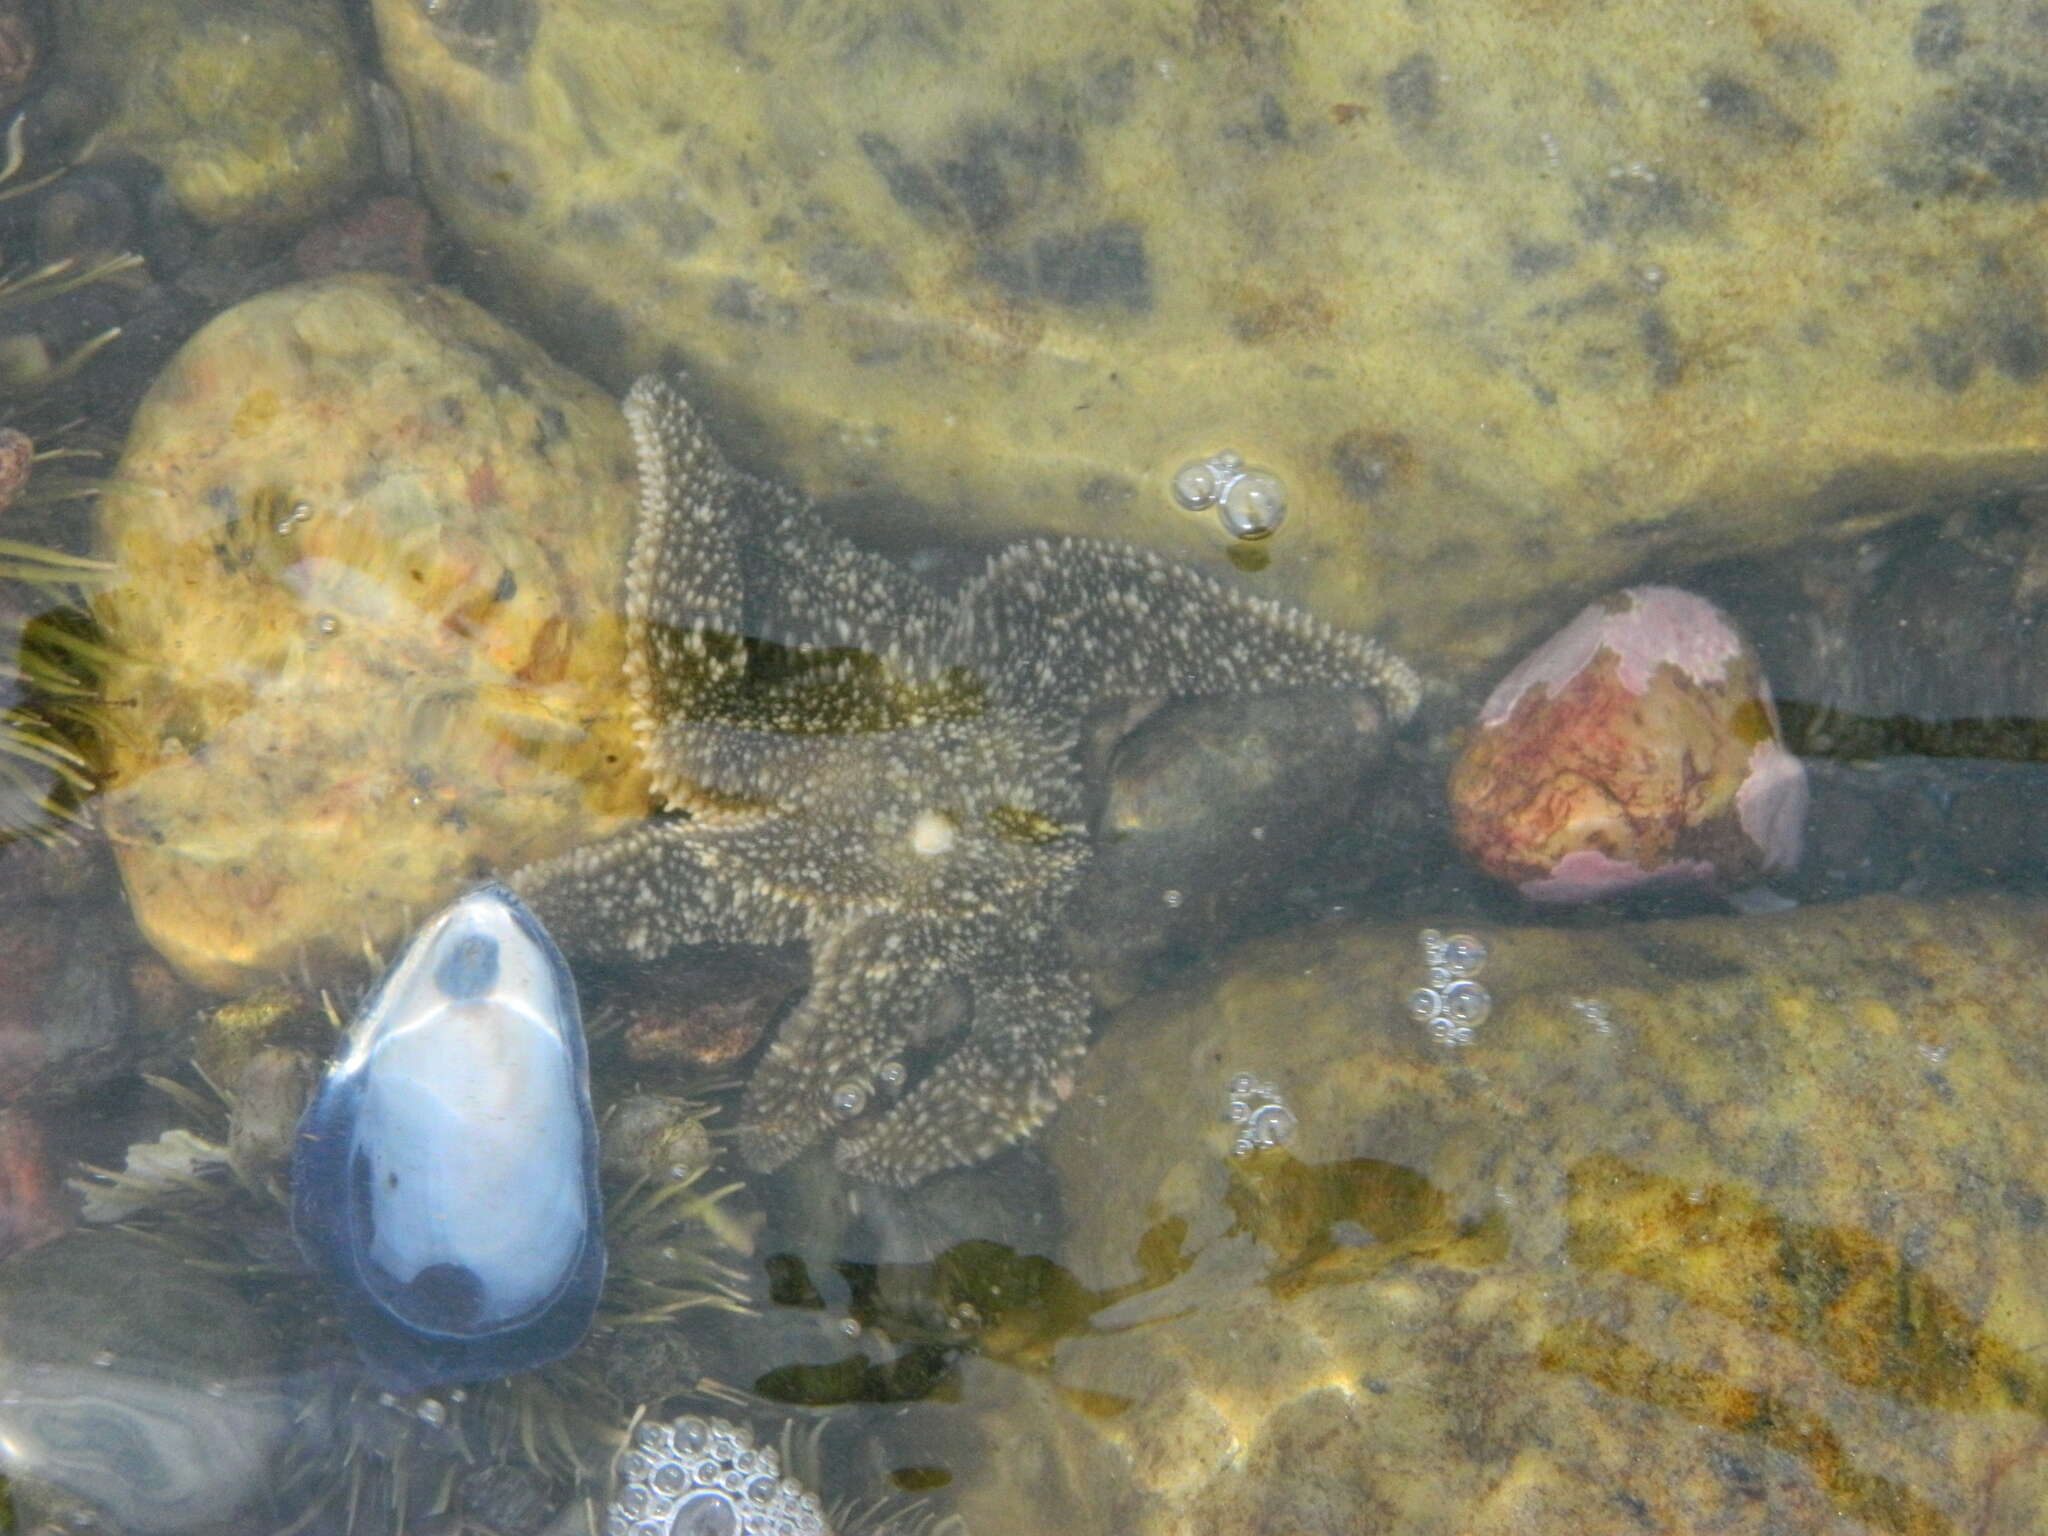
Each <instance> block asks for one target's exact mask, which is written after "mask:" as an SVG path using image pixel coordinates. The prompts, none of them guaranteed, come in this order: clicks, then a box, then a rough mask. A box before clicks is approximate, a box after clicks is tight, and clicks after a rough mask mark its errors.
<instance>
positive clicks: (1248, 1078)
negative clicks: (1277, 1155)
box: [1223, 1072, 1299, 1157]
mask: <svg viewBox="0 0 2048 1536" xmlns="http://www.w3.org/2000/svg"><path fill="white" fill-rule="evenodd" d="M1223 1118H1224V1119H1225V1120H1226V1121H1228V1122H1229V1123H1231V1124H1233V1125H1235V1126H1236V1127H1237V1139H1236V1141H1235V1142H1233V1143H1232V1145H1231V1148H1230V1151H1231V1155H1232V1156H1234V1157H1243V1156H1245V1155H1246V1154H1247V1153H1249V1152H1252V1151H1254V1150H1256V1149H1257V1148H1260V1147H1277V1146H1279V1145H1280V1144H1281V1143H1282V1142H1284V1141H1286V1140H1287V1139H1288V1138H1289V1137H1291V1136H1293V1134H1294V1131H1295V1127H1296V1125H1297V1124H1298V1123H1299V1122H1298V1121H1297V1120H1296V1119H1295V1116H1294V1111H1293V1110H1291V1109H1289V1108H1288V1107H1287V1105H1286V1103H1285V1102H1284V1101H1283V1100H1282V1099H1281V1097H1280V1089H1279V1086H1278V1085H1277V1084H1274V1083H1263V1082H1260V1081H1259V1080H1258V1079H1257V1078H1256V1077H1253V1076H1252V1075H1251V1074H1250V1073H1249V1072H1240V1073H1238V1074H1237V1075H1236V1076H1235V1077H1233V1078H1231V1080H1230V1092H1229V1096H1228V1098H1227V1099H1226V1101H1225V1103H1224V1107H1223Z"/></svg>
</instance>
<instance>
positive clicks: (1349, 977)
mask: <svg viewBox="0 0 2048 1536" xmlns="http://www.w3.org/2000/svg"><path fill="white" fill-rule="evenodd" d="M1480 936H1481V937H1482V938H1483V940H1484V942H1485V943H1486V944H1487V946H1488V948H1489V958H1488V960H1487V963H1486V971H1485V979H1486V982H1487V984H1488V986H1489V987H1490V988H1491V990H1492V994H1493V1011H1492V1014H1491V1017H1490V1018H1489V1019H1488V1020H1487V1022H1486V1023H1485V1025H1484V1027H1483V1028H1481V1029H1480V1030H1478V1031H1477V1039H1476V1041H1475V1042H1474V1043H1473V1044H1471V1045H1468V1046H1465V1047H1462V1048H1456V1047H1443V1046H1438V1045H1434V1044H1432V1043H1431V1042H1430V1039H1429V1036H1428V1035H1427V1033H1426V1032H1425V1031H1424V1030H1423V1029H1422V1028H1420V1027H1419V1026H1418V1025H1416V1024H1414V1023H1413V1022H1411V1021H1410V1020H1409V1019H1408V1017H1407V1015H1406V1012H1405V1009H1404V1006H1403V1003H1404V997H1405V994H1406V991H1407V988H1408V986H1409V985H1410V984H1411V982H1412V980H1413V969H1414V965H1415V960H1414V953H1415V951H1414V946H1415V933H1414V930H1412V929H1408V928H1401V929H1390V928H1386V927H1379V926H1365V925H1350V926H1345V927H1334V926H1333V927H1329V928H1325V929H1320V930H1311V931H1304V932H1301V933H1298V934H1294V935H1289V936H1284V937H1280V938H1276V939H1274V940H1271V941H1267V942H1262V943H1256V944H1252V945H1249V946H1246V947H1245V948H1243V949H1240V950H1239V951H1238V952H1237V953H1236V954H1235V955H1234V956H1232V957H1231V958H1230V959H1229V960H1228V961H1227V962H1226V963H1225V965H1224V967H1223V970H1222V974H1220V975H1219V976H1217V977H1216V978H1215V979H1214V980H1213V981H1211V982H1208V983H1205V984H1200V985H1195V986H1191V987H1188V988H1186V989H1184V990H1182V991H1179V992H1177V993H1171V994H1165V995H1160V996H1156V997H1153V998H1149V999H1146V1000H1143V1001H1140V1002H1139V1003H1137V1004H1135V1005H1133V1006H1132V1007H1130V1008H1128V1009H1126V1010H1124V1011H1123V1012H1122V1013H1120V1014H1119V1015H1117V1016H1116V1017H1115V1018H1114V1019H1113V1020H1112V1021H1111V1023H1110V1024H1109V1026H1108V1028H1107V1030H1106V1031H1105V1034H1104V1037H1103V1038H1102V1040H1101V1041H1100V1042H1099V1043H1098V1045H1097V1046H1096V1048H1095V1050H1094V1052H1093V1053H1092V1054H1091V1056H1090V1057H1089V1059H1088V1061H1087V1063H1086V1065H1085V1067H1084V1068H1083V1071H1082V1074H1081V1080H1080V1083H1079V1085H1078V1086H1077V1088H1076V1091H1075V1095H1074V1098H1073V1100H1072V1102H1071V1103H1070V1104H1069V1105H1068V1107H1067V1110H1066V1113H1065V1114H1064V1116H1063V1117H1062V1118H1061V1120H1060V1121H1059V1123H1058V1124H1057V1125H1056V1126H1055V1127H1054V1130H1053V1133H1052V1135H1051V1138H1050V1140H1049V1144H1048V1150H1049V1152H1050V1154H1051V1156H1052V1158H1053V1161H1054V1163H1055V1166H1056V1167H1057V1168H1058V1170H1059V1171H1060V1174H1061V1176H1062V1195H1063V1199H1064V1202H1065V1205H1066V1208H1067V1210H1068V1213H1069V1216H1070V1220H1071V1227H1070V1235H1069V1238H1068V1241H1067V1243H1066V1246H1065V1248H1064V1250H1063V1252H1062V1255H1061V1257H1062V1261H1063V1263H1064V1264H1065V1265H1066V1266H1067V1268H1068V1269H1069V1270H1071V1271H1072V1272H1073V1274H1074V1276H1075V1278H1076V1280H1077V1281H1078V1282H1079V1283H1080V1284H1082V1285H1085V1286H1089V1287H1099V1288H1113V1287H1124V1288H1127V1289H1126V1290H1124V1291H1114V1290H1112V1291H1108V1292H1106V1293H1104V1295H1103V1300H1102V1304H1101V1309H1100V1310H1098V1311H1096V1313H1095V1315H1094V1317H1093V1320H1092V1324H1091V1326H1090V1327H1088V1328H1087V1329H1085V1330H1084V1331H1082V1332H1081V1333H1080V1334H1079V1335H1078V1336H1072V1337H1067V1338H1065V1339H1063V1340H1062V1341H1061V1342H1060V1343H1058V1345H1057V1347H1056V1350H1055V1351H1054V1353H1053V1355H1052V1360H1051V1370H1050V1373H1049V1375H1047V1376H1045V1377H1044V1378H1042V1379H1038V1378H1034V1377H1032V1376H1031V1375H1029V1374H1028V1373H1025V1374H1019V1373H1014V1372H1002V1373H998V1372H996V1371H995V1370H994V1369H993V1368H990V1369H989V1370H988V1371H986V1372H983V1373H980V1374H981V1375H982V1377H983V1379H982V1380H980V1381H979V1382H978V1383H976V1384H972V1385H970V1389H969V1400H970V1401H981V1402H987V1403H990V1404H996V1403H1003V1404H1005V1406H1003V1407H1002V1408H1001V1410H1000V1411H995V1410H993V1409H992V1410H991V1411H990V1412H989V1413H987V1414H986V1415H985V1416H984V1418H983V1420H982V1424H983V1428H984V1429H985V1430H986V1432H987V1443H986V1445H985V1446H984V1448H983V1450H982V1453H981V1454H982V1455H984V1456H986V1457H987V1458H988V1462H987V1465H986V1467H985V1468H982V1469H980V1470H976V1471H970V1472H969V1473H967V1474H966V1476H965V1478H964V1482H965V1484H966V1486H965V1488H964V1489H963V1492H962V1510H963V1513H964V1514H965V1516H966V1518H967V1519H968V1521H969V1522H970V1523H971V1525H972V1527H973V1529H974V1530H975V1531H976V1532H977V1533H980V1536H1009V1533H1017V1536H1022V1533H1024V1532H1026V1531H1029V1532H1038V1531H1042V1530H1045V1529H1051V1528H1058V1529H1061V1530H1066V1531H1072V1532H1075V1533H1077V1536H1094V1533H1106V1532H1111V1531H1114V1532H1116V1533H1118V1536H1142V1533H1160V1536H1164V1533H1168V1532H1184V1531H1189V1530H1200V1531H1204V1532H1207V1533H1212V1536H1250V1533H1252V1532H1263V1531H1272V1530H1286V1531H1290V1532H1302V1533H1317V1536H1324V1533H1337V1532H1352V1531H1359V1530H1399V1531H1403V1532H1417V1533H1429V1532H1454V1531H1455V1532H1487V1533H1495V1532H1498V1533H1506V1532H1509V1531H1522V1530H1530V1529H1541V1530H1563V1529H1575V1528H1576V1529H1585V1530H1599V1531H1606V1530H1618V1529H1646V1530H1671V1531H1676V1530H1709V1529H1711V1530H1716V1531H1730V1532H1755V1533H1759V1536H1761V1533H1763V1532H1766V1531H1779V1530H1787V1529H1796V1530H1801V1531H1818V1532H1843V1533H1847V1532H1852V1531H1854V1532H1871V1531H1876V1532H1909V1531H1910V1532H1915V1533H1941V1532H1951V1531H1955V1532H1960V1531H1963V1530H1969V1531H1975V1532H1991V1533H2005V1532H2010V1533H2014V1536H2018V1533H2021V1532H2028V1531H2032V1530H2034V1529H2035V1528H2036V1527H2037V1525H2038V1512H2039V1509H2040V1507H2041V1499H2042V1497H2043V1496H2044V1494H2048V1469H2044V1468H2043V1467H2042V1464H2041V1462H2040V1460H2039V1458H2038V1456H2037V1454H2036V1450H2037V1447H2038V1445H2039V1443H2040V1438H2041V1433H2042V1427H2043V1421H2044V1419H2048V1365H2044V1364H2043V1360H2042V1352H2041V1347H2040V1346H2041V1341H2042V1340H2043V1339H2044V1338H2048V1282H2044V1280H2043V1278H2042V1268H2041V1265H2040V1263H2039V1261H2038V1259H2039V1251H2040V1245H2041V1241H2042V1232H2043V1230H2044V1227H2048V1192H2044V1188H2043V1184H2042V1172H2041V1170H2042V1169H2043V1168H2044V1167H2048V1041H2044V1039H2043V1037H2042V1035H2041V1033H2040V1031H2039V1030H2038V1029H2036V1028H2035V1027H2034V1020H2035V1019H2036V1018H2037V1017H2038V1016H2039V1014H2040V1011H2041V1009H2042V1007H2043V1006H2044V1005H2048V972H2044V969H2043V967H2042V965H2041V963H2040V962H2041V953H2042V945H2043V941H2044V938H2048V907H2044V906H2042V905H2040V904H2037V903H2028V902H2021V901H2012V900H2004V899H1999V898H1993V897H1980V898H1975V899H1971V900H1966V901H1965V900H1957V901H1948V902H1941V903H1924V904H1921V903H1914V902H1909V901H1903V900H1899V899H1895V898H1871V899H1867V900H1863V901H1858V902H1852V903H1845V904H1842V905H1839V906H1834V907H1823V908H1815V909H1809V910H1804V911H1798V912H1792V913H1788V914H1785V915H1782V916H1778V917H1772V918H1768V919H1754V918H1752V919H1728V918H1699V919H1690V920H1683V921H1668V922H1653V923H1642V924H1636V925H1630V926H1623V927H1614V928H1607V929H1602V930H1597V931H1592V930H1578V929H1571V930H1563V929H1544V928H1498V927H1487V928H1484V929H1482V930H1480ZM1238 1072H1250V1073H1254V1074H1256V1075H1257V1076H1259V1077H1260V1078H1263V1079H1271V1080H1273V1081H1274V1082H1275V1083H1276V1084H1277V1085H1278V1086H1279V1088H1280V1089H1281V1091H1283V1092H1284V1094H1285V1095H1286V1099H1287V1102H1288V1103H1289V1104H1290V1105H1291V1106H1292V1108H1293V1109H1294V1111H1295V1112H1296V1114H1297V1115H1298V1124H1297V1126H1296V1128H1295V1131H1294V1134H1293V1138H1292V1140H1290V1141H1289V1142H1288V1143H1287V1145H1286V1146H1285V1147H1282V1148H1279V1149H1275V1150H1268V1151H1260V1152H1255V1153H1253V1154H1251V1155H1250V1156H1247V1157H1243V1158H1238V1157H1233V1156H1232V1155H1231V1153H1230V1146H1231V1137H1232V1135H1233V1134H1234V1130H1235V1128H1234V1127H1233V1126H1231V1125H1230V1124H1228V1123H1227V1122H1226V1121H1224V1120H1223V1119H1221V1118H1220V1117H1219V1114H1218V1105H1219V1103H1220V1102H1221V1099H1222V1095H1223V1088H1224V1084H1225V1083H1226V1082H1227V1081H1228V1080H1229V1078H1230V1077H1231V1076H1232V1075H1233V1074H1235V1073H1238ZM998 1374H1000V1377H1001V1379H996V1377H997V1376H998ZM970 1382H971V1383H972V1382H973V1378H970ZM960 1465H963V1466H966V1467H970V1468H971V1467H973V1460H972V1459H971V1458H963V1460H962V1462H961V1463H960ZM1061 1490H1064V1492H1061Z"/></svg>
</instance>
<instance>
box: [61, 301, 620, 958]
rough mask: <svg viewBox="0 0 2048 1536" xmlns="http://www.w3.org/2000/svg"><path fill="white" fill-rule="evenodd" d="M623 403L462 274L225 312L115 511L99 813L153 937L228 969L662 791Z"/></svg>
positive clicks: (159, 413) (145, 429)
mask: <svg viewBox="0 0 2048 1536" xmlns="http://www.w3.org/2000/svg"><path fill="white" fill-rule="evenodd" d="M633 490H634V480H633V468H632V456H631V448H630V444H629V442H628V440H627V435H626V429H625V425H624V422H623V420H622V419H621V418H620V416H619V413H618V410H617V408H616V406H615V405H614V404H613V402H612V401H611V400H610V399H609V398H608V397H606V396H605V395H604V394H602V393H601V392H599V391H598V390H596V389H594V388H593V387H592V386H590V385H589V384H587V383H585V382H584V381H583V380H581V379H578V378H577V377H575V376H574V375H572V374H570V373H568V372H566V371H565V370H563V369H562V368H560V367H558V366H556V365H555V364H554V363H552V362H550V361H549V360H548V358H547V357H546V356H545V355H544V354H543V353H542V352H541V351H540V350H539V348H537V347H535V346H534V345H533V344H532V343H530V342H528V341H525V340H523V339H522V338H520V337H518V336H516V335H514V334H513V333H512V332H510V331H508V330H507V329H506V328H505V327H504V326H502V325H500V324H499V323H498V322H497V321H496V320H494V319H492V318H491V317H490V316H489V315H486V314H485V313H484V312H483V311H482V310H480V309H478V308H476V307H475V306H474V305H472V304H470V303H468V302H467V301H466V300H463V299H461V298H458V297H456V296H455V295H454V294H451V293H448V292H446V291H443V290H440V289H433V288H427V289H417V288H412V287H408V286H407V285H405V284H403V283H399V282H397V281H394V280H391V279H386V278H380V277H366V276H353V277H342V278H335V279H331V280H328V281H324V282H319V283H308V284H303V285H300V286H297V287H292V288H285V289H279V290H276V291H274V292H271V293H267V294H264V295H263V296H261V297H259V298H256V299H252V300H250V301H248V302H247V303H245V304H242V305H239V306H238V307H236V308H234V309H232V310H229V311H228V312H227V313H225V314H223V315H221V316H220V317H219V318H218V319H216V320H214V321H213V322H212V323H211V324H210V325H208V326H207V327H206V328H205V329H204V330H203V331H201V332H200V333H199V334H198V335H197V336H195V337H194V338H193V339H192V340H191V341H190V342H188V343H187V344H186V346H185V347H184V349H183V350H182V351H181V352H179V354H178V355H177V357H176V358H175V359H174V360H173V361H172V363H171V365H170V366H169V367H168V368H167V369H166V370H165V372H164V373H163V375H162V376H161V377H160V378H159V379H158V380H157V381H156V383H155V385H154V386H153V387H152V388H151V390H150V393H149V395H148V397H147V399H145V401H144V402H143V404H142V407H141V410H140V411H139V413H138V414H137V416H136V418H135V423H134V427H133V429H132V431H131V432H130V435H129V439H128V445H127V448H126V451H125V453H124V454H123V456H122V459H121V463H120V466H119V468H118V470H117V472H116V474H115V478H114V484H113V485H112V486H111V487H110V488H109V490H108V492H107V495H106V497H105V499H104V501H103V502H102V504H101V508H100V542H101V546H102V547H101V553H102V554H104V555H105V557H106V558H108V559H109V560H112V561H113V562H115V564H116V565H117V567H118V568H119V571H120V573H121V575H120V579H119V580H118V582H117V584H116V585H114V586H112V587H110V588H109V589H108V590H107V591H106V592H104V593H103V594H101V595H99V596H98V597H97V598H96V599H95V602H94V607H95V610H96V612H97V613H98V616H99V618H100V621H101V623H102V624H103V625H104V626H105V629H106V632H107V638H108V641H109V643H110V644H111V645H112V646H113V648H114V649H115V650H117V651H118V652H120V653H121V655H122V656H123V657H124V658H125V660H124V662H123V663H122V664H121V665H120V666H119V667H118V668H117V669H116V670H115V672H114V673H113V675H112V676H111V677H110V678H109V679H108V682H107V698H108V705H107V710H108V719H109V722H110V733H111V741H110V752H111V758H112V787H111V788H110V789H109V791H108V792H107V794H106V795H105V796H104V799H103V801H102V808H103V812H104V819H105V824H106V828H107V832H108V835H109V837H110V838H111V839H112V841H113V843H114V845H115V849H116V852H117V854H118V857H119V861H120V865H121V873H122V876H123V879H124V880H125V881H126V884H127V888H128V894H129V897H130V899H131V901H132V903H133V905H134V909H135V914H136V917H137V919H138V921H139V922H140V923H141V925H142V928H143V931H144V932H145V933H147V934H148V936H149V937H150V939H151V941H152V942H153V943H154V944H155V945H156V946H157V948H158V949H159V950H160V951H162V953H163V954H164V955H165V956H166V957H167V958H168V959H170V960H171V961H172V962H173V963H174V964H175V965H177V966H178V968H179V969H180V970H182V971H184V972H185V973H186V974H187V975H188V976H190V977H192V978H193V979H195V980H197V981H200V982H202V983H205V984H207V985H209V986H214V987H219V988H238V987H242V986H245V985H247V984H249V983H251V982H253V981H255V980H257V979H259V978H260V977H262V976H264V975H266V974H268V973H273V972H275V971H278V970H280V969H284V968H286V967H290V966H295V965H296V963H297V962H298V961H299V960H300V959H301V958H302V957H304V958H307V959H309V960H311V961H312V962H314V963H315V964H318V963H319V962H321V961H324V960H328V959H331V958H333V957H335V956H336V955H337V954H359V953H360V944H361V941H362V939H363V938H364V937H366V936H367V937H369V938H371V939H373V940H382V939H388V938H390V937H391V936H393V935H394V934H397V933H399V932H402V931H403V930H404V928H406V927H407V926H408V925H409V923H410V922H411V921H413V920H416V919H417V918H418V917H419V916H421V915H423V914H424V913H425V912H427V911H429V910H431V909H432V908H433V907H434V906H437V905H439V904H440V903H441V902H442V901H443V900H445V899H446V898H447V897H448V896H449V895H450V894H452V892H453V891H454V890H456V889H457V888H459V887H460V886H461V885H462V884H463V883H464V882H466V881H468V880H472V879H475V878H477V877H478V876H479V875H481V874H483V873H486V872H488V871H490V870H493V869H509V868H512V867H515V866H517V865H519V864H521V863H524V862H525V861H526V860H528V859H533V858H539V857H543V856H545V855H547V854H550V853H554V852H559V851H561V850H562V849H563V848H565V847H567V846H569V845H570V844H573V843H576V842H579V841H581V840H583V839H585V838H588V837H591V836H594V835H598V834H600V833H602V832H603V831H605V830H608V829H609V828H611V827H613V826H615V825H618V824H620V823H621V822H622V821H623V820H625V819H627V818H630V817H632V816H634V815H636V814H644V812H645V811H646V809H647V800H646V790H645V784H644V780H643V779H642V778H641V777H640V776H639V773H638V770H637V767H636V766H635V765H636V763H637V754H636V753H635V751H634V749H633V747H632V742H631V733H630V731H629V729H628V727H627V724H626V722H625V719H624V716H623V703H624V689H623V686H622V684H621V681H620V668H621V666H622V664H623V648H622V639H621V634H620V629H619V624H618V620H617V603H616V598H617V592H618V585H619V579H620V573H621V571H622V570H623V568H624V561H625V551H626V545H627V540H628V537H629V534H630V527H631V520H632V511H633V506H634V494H633Z"/></svg>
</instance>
